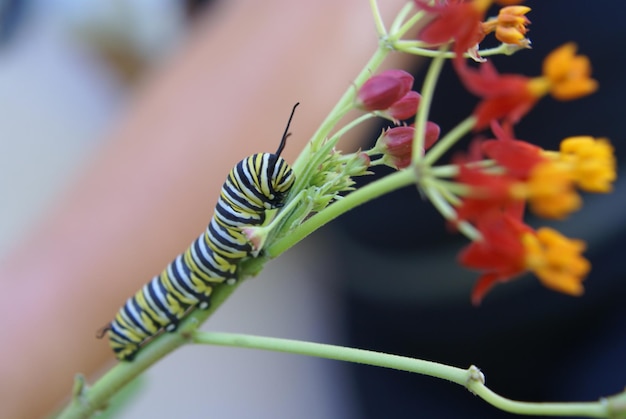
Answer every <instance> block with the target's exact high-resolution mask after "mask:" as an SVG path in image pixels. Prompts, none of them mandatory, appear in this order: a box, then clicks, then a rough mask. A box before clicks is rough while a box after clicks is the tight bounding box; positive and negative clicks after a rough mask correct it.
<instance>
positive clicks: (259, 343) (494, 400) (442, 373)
mask: <svg viewBox="0 0 626 419" xmlns="http://www.w3.org/2000/svg"><path fill="white" fill-rule="evenodd" d="M192 340H193V342H194V343H200V344H209V345H219V346H232V347H238V348H248V349H262V350H269V351H275V352H284V353H291V354H299V355H306V356H315V357H318V358H326V359H334V360H338V361H348V362H355V363H359V364H366V365H372V366H377V367H384V368H393V369H396V370H401V371H408V372H414V373H418V374H423V375H428V376H431V377H435V378H441V379H444V380H448V381H451V382H453V383H456V384H459V385H461V386H464V387H466V388H467V389H468V390H469V391H471V392H472V393H474V394H476V395H477V396H479V397H480V398H482V399H483V400H485V401H486V402H488V403H489V404H491V405H493V406H495V407H497V408H498V409H501V410H505V411H507V412H511V413H516V414H523V415H545V416H585V417H595V418H607V417H609V414H610V412H609V406H608V404H607V403H605V402H603V401H598V402H586V403H530V402H519V401H514V400H509V399H507V398H504V397H502V396H500V395H498V394H496V393H494V392H493V391H491V390H490V389H489V388H488V387H486V386H485V384H484V377H483V375H482V373H481V372H480V371H479V370H478V368H476V367H474V366H471V367H469V368H468V369H462V368H457V367H452V366H449V365H444V364H439V363H437V362H432V361H425V360H421V359H415V358H408V357H404V356H398V355H391V354H386V353H381V352H375V351H368V350H364V349H356V348H347V347H343V346H334V345H327V344H321V343H314V342H304V341H299V340H291V339H279V338H270V337H263V336H252V335H241V334H232V333H213V332H200V331H195V332H194V333H193V335H192Z"/></svg>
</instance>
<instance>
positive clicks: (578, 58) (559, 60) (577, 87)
mask: <svg viewBox="0 0 626 419" xmlns="http://www.w3.org/2000/svg"><path fill="white" fill-rule="evenodd" d="M542 73H543V76H542V77H536V78H534V79H533V80H532V82H531V84H530V88H531V90H532V91H533V92H534V94H535V95H537V96H544V95H546V94H548V93H549V94H550V95H551V96H552V97H554V98H555V99H558V100H572V99H578V98H580V97H583V96H587V95H589V94H591V93H593V92H595V91H596V90H597V89H598V82H597V81H595V80H594V79H592V78H591V77H590V76H591V63H590V62H589V58H587V57H586V56H584V55H576V44H574V43H572V42H570V43H567V44H565V45H562V46H561V47H559V48H557V49H555V50H554V51H552V52H551V53H550V54H549V55H548V56H547V57H546V58H545V59H544V60H543V69H542Z"/></svg>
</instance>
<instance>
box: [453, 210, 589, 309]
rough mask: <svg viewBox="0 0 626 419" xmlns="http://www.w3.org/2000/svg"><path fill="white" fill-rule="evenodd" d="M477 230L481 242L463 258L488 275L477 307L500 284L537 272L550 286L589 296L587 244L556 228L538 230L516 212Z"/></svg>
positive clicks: (479, 286)
mask: <svg viewBox="0 0 626 419" xmlns="http://www.w3.org/2000/svg"><path fill="white" fill-rule="evenodd" d="M477 228H478V230H479V231H480V234H481V238H480V239H479V240H476V241H474V242H472V243H471V244H470V245H468V246H467V247H466V248H465V249H463V250H462V251H461V253H460V254H459V261H460V263H461V264H462V265H463V266H465V267H467V268H470V269H476V270H480V271H483V274H482V275H481V277H480V278H479V279H478V281H477V282H476V285H475V286H474V289H473V290H472V295H471V298H472V302H473V303H474V304H476V305H477V304H479V303H480V302H481V301H482V299H483V298H484V296H485V295H486V293H487V292H488V291H489V290H490V289H491V288H492V287H493V286H494V285H496V284H498V283H501V282H507V281H510V280H512V279H514V278H516V277H518V276H520V275H522V274H523V273H526V272H532V273H533V274H535V276H537V278H538V279H539V281H540V282H541V283H542V284H543V285H544V286H546V287H547V288H550V289H553V290H556V291H559V292H563V293H566V294H569V295H575V296H577V295H581V294H582V293H583V286H582V281H583V280H584V277H585V276H586V275H587V274H588V272H589V270H590V268H591V265H590V263H589V261H588V260H586V259H585V258H584V257H583V256H581V253H582V252H583V251H584V250H585V243H584V242H582V241H580V240H572V239H568V238H567V237H565V236H563V235H561V234H560V233H559V232H557V231H556V230H553V229H550V228H540V229H539V230H537V231H535V230H533V229H532V228H531V227H529V226H528V225H526V224H524V223H523V222H522V221H521V216H518V215H513V214H511V213H502V214H499V215H498V216H495V215H494V216H491V217H485V218H483V219H482V220H481V221H480V222H479V223H478V224H477Z"/></svg>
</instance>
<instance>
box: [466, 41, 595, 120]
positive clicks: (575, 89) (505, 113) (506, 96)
mask: <svg viewBox="0 0 626 419" xmlns="http://www.w3.org/2000/svg"><path fill="white" fill-rule="evenodd" d="M575 53H576V46H575V45H574V44H573V43H569V44H565V45H563V46H561V47H560V48H557V49H556V50H554V51H553V52H551V53H550V54H549V55H548V56H547V57H546V58H545V60H544V63H543V75H541V76H538V77H533V78H531V77H526V76H521V75H517V74H503V75H501V74H499V73H498V72H497V71H496V69H495V67H494V66H493V64H491V62H486V63H483V64H481V65H480V68H479V69H473V68H470V67H469V66H468V65H467V63H466V62H465V60H454V67H455V69H456V71H457V73H458V75H459V77H460V79H461V81H462V82H463V84H464V85H465V87H466V88H467V89H468V90H469V91H470V92H472V93H473V94H475V95H476V96H479V97H481V98H482V99H483V100H482V101H481V102H480V103H479V104H478V105H477V106H476V108H475V109H474V116H475V117H476V125H475V127H474V129H475V130H480V129H483V128H485V127H486V126H488V125H489V123H490V122H491V121H493V120H504V121H506V122H509V123H513V124H514V123H517V122H518V121H519V120H520V119H521V118H522V117H523V116H524V115H525V114H526V113H527V112H528V111H529V110H530V109H531V108H532V107H533V106H534V105H535V103H536V102H537V101H538V100H539V99H541V98H542V97H543V96H545V95H547V94H550V95H552V96H553V97H554V98H555V99H558V100H571V99H576V98H580V97H582V96H585V95H588V94H591V93H593V92H594V91H595V90H596V89H597V87H598V84H597V82H596V81H595V80H593V79H591V78H590V75H591V64H590V62H589V60H588V58H587V57H585V56H580V55H575Z"/></svg>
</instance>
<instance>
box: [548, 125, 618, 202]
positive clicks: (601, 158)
mask: <svg viewBox="0 0 626 419" xmlns="http://www.w3.org/2000/svg"><path fill="white" fill-rule="evenodd" d="M560 159H561V161H562V162H564V163H566V164H567V166H568V167H569V168H570V170H571V172H572V177H573V180H574V182H575V183H576V185H577V186H578V187H579V188H580V189H582V190H585V191H587V192H604V193H606V192H610V191H611V189H612V185H611V182H613V181H614V180H615V179H616V177H617V175H616V163H615V156H614V154H613V147H612V146H611V144H610V143H609V141H608V140H606V139H604V138H599V139H595V138H593V137H590V136H579V137H569V138H566V139H564V140H563V141H561V146H560Z"/></svg>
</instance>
